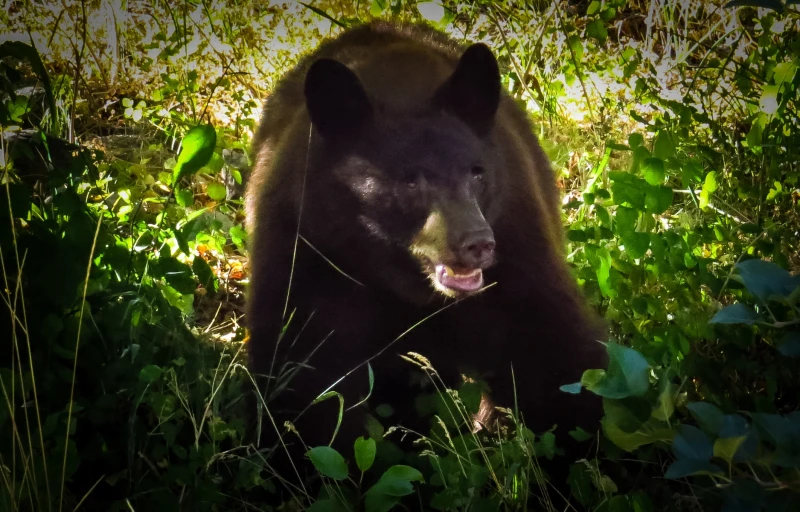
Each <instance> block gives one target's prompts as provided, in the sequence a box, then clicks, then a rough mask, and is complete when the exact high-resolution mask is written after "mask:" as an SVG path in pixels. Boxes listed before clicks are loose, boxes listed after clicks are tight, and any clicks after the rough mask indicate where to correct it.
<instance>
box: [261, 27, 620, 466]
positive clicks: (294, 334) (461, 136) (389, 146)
mask: <svg viewBox="0 0 800 512" xmlns="http://www.w3.org/2000/svg"><path fill="white" fill-rule="evenodd" d="M253 149H254V154H255V166H254V171H253V173H252V175H251V177H250V182H249V184H248V190H247V194H246V197H247V199H246V201H247V219H248V220H247V222H248V226H249V233H250V237H249V239H250V268H251V280H250V285H249V286H250V288H249V298H248V309H247V324H248V327H249V330H250V341H249V347H248V350H249V365H250V369H251V371H252V372H253V373H254V374H259V375H262V377H263V378H264V380H263V381H261V382H263V383H265V385H264V386H262V387H261V392H262V393H265V398H267V399H268V400H269V401H268V403H267V405H268V411H269V413H270V415H271V420H267V421H264V422H262V424H261V428H262V430H270V431H272V432H273V433H274V428H273V425H274V426H277V427H278V428H279V429H280V430H283V424H284V421H286V420H290V421H292V422H293V423H294V424H295V426H296V427H297V430H298V431H299V432H300V434H301V436H302V437H303V440H304V441H305V442H306V443H308V444H309V445H316V444H327V443H329V442H330V441H331V439H332V438H333V436H334V429H335V428H336V425H337V421H338V418H337V415H338V414H337V410H338V408H339V401H338V400H336V399H331V400H326V401H323V402H321V403H319V404H316V405H311V406H310V404H311V402H312V401H314V399H315V398H316V397H318V396H319V395H320V394H321V393H323V392H325V391H327V390H329V389H333V390H335V391H337V392H339V393H340V394H341V395H342V396H343V397H344V400H345V408H348V407H350V406H351V405H354V404H356V403H358V402H359V401H361V399H362V398H364V397H365V396H366V395H367V394H368V392H369V385H368V379H367V366H366V364H365V363H366V362H369V364H370V366H371V367H372V369H373V370H374V388H373V389H372V395H371V397H370V401H372V400H373V399H376V398H379V399H382V400H384V399H385V401H388V402H389V403H392V405H395V404H400V403H402V400H401V399H402V395H404V394H405V393H408V389H409V385H408V380H409V379H408V378H407V376H406V374H405V373H404V372H406V371H407V370H408V369H409V368H411V365H410V364H409V363H408V362H406V361H403V360H402V358H401V357H400V356H399V355H398V354H404V353H407V352H410V351H411V352H417V353H419V354H422V355H424V356H426V357H427V358H429V359H430V361H431V363H432V365H433V367H434V368H436V369H437V370H438V372H439V373H440V375H441V376H442V378H443V380H444V381H445V382H446V383H447V384H448V385H450V386H454V387H455V386H457V385H458V384H459V382H460V378H461V375H462V374H466V375H472V376H475V377H477V378H479V379H481V380H482V381H483V382H485V383H487V384H488V386H489V393H490V397H491V400H492V401H494V403H496V404H498V405H502V406H505V407H509V408H512V407H514V405H515V401H516V404H517V405H518V408H519V412H520V413H521V415H522V416H523V418H524V420H525V422H526V424H527V425H528V426H529V427H531V428H532V429H533V430H534V431H542V430H547V429H549V428H551V427H552V426H553V424H558V425H559V429H558V431H557V432H565V431H566V430H567V429H571V428H573V427H574V426H576V425H581V426H584V427H586V428H596V426H597V420H598V418H599V416H600V413H601V404H600V401H599V400H598V399H597V397H594V396H592V395H589V394H588V393H587V392H584V393H583V394H580V395H568V394H566V393H564V392H562V391H560V390H559V386H561V385H563V384H570V383H573V382H576V381H577V380H579V379H580V376H581V373H582V372H583V371H584V370H585V369H588V368H602V367H605V364H606V359H605V358H606V352H605V348H604V346H603V344H602V343H600V342H599V341H605V335H604V333H603V329H602V327H600V323H599V322H598V321H596V319H595V318H594V317H593V315H592V314H590V313H589V312H588V311H587V310H586V306H585V304H584V301H583V299H582V298H581V295H580V291H579V289H578V288H577V286H576V284H575V283H574V282H573V279H572V278H571V275H570V273H569V271H568V267H567V264H566V258H565V254H564V239H563V227H562V224H561V217H560V210H559V205H560V201H559V193H558V190H557V188H556V184H555V176H554V174H553V172H552V170H551V167H550V165H549V163H548V161H547V158H546V156H545V154H544V153H543V151H542V149H541V147H540V145H539V144H538V142H537V139H536V137H535V135H534V133H533V129H532V126H531V125H530V123H529V121H528V119H527V117H526V114H525V112H524V110H522V109H521V108H520V107H519V106H518V105H517V104H516V103H515V102H514V100H513V99H512V98H511V97H510V96H509V95H508V94H507V93H506V92H505V91H504V90H503V89H502V86H501V80H500V72H499V69H498V63H497V61H496V59H495V57H494V55H493V54H492V52H491V51H490V50H489V48H488V47H487V46H485V45H483V44H473V45H471V46H468V47H466V48H462V47H460V46H459V45H457V44H456V43H454V42H453V41H451V40H450V39H449V38H447V37H446V36H445V35H443V34H441V33H439V32H437V31H435V30H433V29H431V28H428V27H425V26H421V25H415V24H409V25H398V24H392V23H387V22H374V23H371V24H367V25H362V26H359V27H356V28H352V29H349V30H346V31H344V32H343V33H342V34H341V35H339V36H338V37H336V38H333V39H330V40H328V41H326V42H324V43H323V44H322V45H321V46H320V47H319V48H318V49H317V50H316V51H314V52H313V53H311V54H310V55H308V56H306V57H305V58H304V59H302V61H301V62H300V63H299V64H298V65H297V67H295V68H294V69H293V70H291V71H289V72H288V73H287V74H286V76H285V77H284V78H283V79H282V80H281V81H280V82H279V83H278V84H277V86H276V87H275V90H274V92H273V93H272V94H271V95H270V97H269V98H268V100H267V103H266V106H265V109H264V113H263V118H262V122H261V125H260V127H259V129H258V131H257V133H256V136H255V140H254V146H253ZM512 368H513V378H512ZM354 369H355V370H356V371H353V370H354ZM289 377H291V379H290V380H289ZM334 384H335V386H334ZM276 390H279V392H278V393H275V391H276ZM272 395H274V396H272ZM387 397H388V398H387ZM261 403H262V404H263V402H261ZM309 406H310V407H309ZM326 407H327V409H325V408H326ZM359 411H361V407H356V408H353V409H352V410H347V412H345V413H344V418H343V423H342V430H340V431H339V433H338V437H337V439H339V438H342V439H343V442H344V443H346V444H345V446H347V445H349V446H352V442H353V440H354V436H355V435H361V434H362V433H365V431H363V430H361V431H359V430H358V429H359V428H361V427H362V423H361V422H362V421H363V419H364V418H363V414H362V413H360V412H359ZM397 412H398V415H399V417H401V418H402V417H403V411H402V410H398V411H397ZM300 413H303V414H300ZM298 415H299V416H298ZM406 417H407V416H406ZM273 422H274V423H273ZM286 439H287V440H288V441H293V440H296V438H295V437H294V436H293V435H289V436H288V437H287V438H286ZM301 453H302V452H301ZM343 453H344V454H345V455H348V454H349V453H351V452H350V451H348V450H343Z"/></svg>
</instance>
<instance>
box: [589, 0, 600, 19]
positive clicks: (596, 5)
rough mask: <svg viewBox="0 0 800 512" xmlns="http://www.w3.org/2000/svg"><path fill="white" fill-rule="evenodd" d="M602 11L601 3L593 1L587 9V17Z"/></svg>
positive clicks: (596, 0)
mask: <svg viewBox="0 0 800 512" xmlns="http://www.w3.org/2000/svg"><path fill="white" fill-rule="evenodd" d="M599 11H600V2H598V0H592V1H591V2H590V3H589V7H587V8H586V15H587V16H591V15H593V14H597V13H598V12H599Z"/></svg>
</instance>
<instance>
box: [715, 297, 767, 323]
mask: <svg viewBox="0 0 800 512" xmlns="http://www.w3.org/2000/svg"><path fill="white" fill-rule="evenodd" d="M761 320H762V319H761V315H759V314H758V313H756V312H755V311H753V310H752V309H751V308H750V307H749V306H746V305H745V304H742V303H741V302H737V303H736V304H733V305H730V306H726V307H724V308H723V309H721V310H719V311H718V312H717V314H716V315H714V318H712V319H711V320H709V323H711V324H746V325H753V324H754V323H757V322H760V321H761Z"/></svg>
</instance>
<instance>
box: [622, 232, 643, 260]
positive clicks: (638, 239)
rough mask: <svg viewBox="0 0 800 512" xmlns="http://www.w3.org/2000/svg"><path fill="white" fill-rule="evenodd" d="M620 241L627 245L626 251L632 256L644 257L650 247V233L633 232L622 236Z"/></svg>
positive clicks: (635, 257) (636, 257)
mask: <svg viewBox="0 0 800 512" xmlns="http://www.w3.org/2000/svg"><path fill="white" fill-rule="evenodd" d="M620 241H621V242H622V244H623V245H624V246H625V252H626V253H628V254H629V255H630V257H631V258H634V259H639V258H642V257H643V256H644V255H645V253H646V252H647V249H648V248H649V247H650V235H649V234H647V233H631V234H629V235H625V236H622V237H620Z"/></svg>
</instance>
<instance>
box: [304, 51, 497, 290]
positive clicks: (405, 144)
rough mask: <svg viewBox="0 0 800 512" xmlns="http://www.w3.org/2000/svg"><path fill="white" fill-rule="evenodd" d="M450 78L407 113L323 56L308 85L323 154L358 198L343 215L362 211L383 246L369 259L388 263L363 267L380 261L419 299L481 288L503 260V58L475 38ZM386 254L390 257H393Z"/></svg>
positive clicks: (392, 281) (381, 270) (379, 270)
mask: <svg viewBox="0 0 800 512" xmlns="http://www.w3.org/2000/svg"><path fill="white" fill-rule="evenodd" d="M445 76H446V79H444V80H442V79H441V78H440V79H439V81H438V82H437V83H435V84H433V85H432V86H430V87H429V90H430V91H431V93H430V94H426V95H425V97H422V98H420V97H412V99H411V100H410V101H408V100H407V99H406V100H405V103H403V105H405V106H404V107H403V108H397V107H396V105H395V106H394V107H393V106H390V105H387V104H386V103H387V102H381V101H380V100H379V99H376V96H378V95H376V94H375V91H374V90H370V89H369V88H367V87H365V86H364V83H363V82H362V80H360V79H359V77H358V75H357V74H356V73H355V72H354V71H353V70H351V69H350V68H348V67H347V66H345V65H344V64H342V63H340V62H338V61H336V60H332V59H319V60H317V61H316V62H314V63H313V64H312V65H311V67H310V68H309V70H308V72H307V75H306V80H305V99H306V107H307V110H308V113H309V116H310V118H311V122H312V124H313V126H314V129H315V133H316V134H318V135H319V137H320V139H321V141H322V152H323V156H322V157H319V156H318V158H319V160H318V161H321V162H324V164H325V165H324V166H325V167H327V168H326V169H324V172H326V173H329V175H330V176H331V177H333V179H334V180H335V183H336V184H337V185H341V186H342V187H343V188H344V189H345V190H346V192H347V194H348V196H349V197H350V198H351V199H352V201H351V202H352V203H353V204H354V205H356V206H354V207H353V208H352V209H351V210H348V208H346V207H344V206H343V207H342V208H341V210H340V211H339V212H338V213H339V214H341V215H349V216H352V217H354V218H353V219H352V220H354V221H355V223H356V224H357V225H358V226H359V229H360V230H361V231H362V233H363V234H364V240H365V241H364V242H362V243H366V244H370V245H373V248H372V250H370V251H366V250H362V251H359V252H360V253H361V254H364V257H365V258H366V259H368V258H369V257H370V256H371V255H374V254H381V255H382V256H381V260H382V261H381V262H380V265H370V263H371V262H370V261H365V262H364V265H363V266H364V267H365V268H366V269H367V270H365V272H366V273H370V271H369V270H368V269H369V268H372V272H371V274H373V275H370V276H369V277H370V278H374V279H375V280H377V281H378V282H381V284H382V285H386V286H389V287H390V288H394V291H396V292H397V294H398V295H400V296H403V297H405V298H410V297H415V298H416V299H415V300H429V299H430V297H431V295H435V293H432V292H433V291H434V290H436V291H438V292H440V293H441V294H444V295H445V296H448V297H454V298H461V297H464V296H467V295H470V294H473V293H475V292H477V291H479V290H480V289H481V288H482V287H483V286H484V275H483V274H484V270H486V269H487V268H490V267H492V266H493V265H494V264H495V261H496V248H495V245H496V241H495V234H494V232H493V221H494V220H495V218H496V216H497V206H496V203H497V202H498V197H499V196H500V189H501V188H502V187H503V186H504V182H503V180H502V179H500V177H499V174H500V172H501V171H502V168H503V158H502V155H501V154H500V152H499V151H498V149H497V145H496V144H495V143H493V138H494V136H493V135H492V133H493V128H494V124H495V116H496V114H497V112H498V109H499V104H500V97H501V84H500V73H499V69H498V65H497V61H496V60H495V58H494V56H493V55H492V52H491V51H490V50H489V49H488V47H486V46H485V45H482V44H475V45H472V46H470V47H469V48H467V49H466V50H465V52H464V53H463V54H462V56H461V57H460V59H459V60H458V63H457V64H456V65H455V67H454V68H452V70H451V71H449V72H448V73H447V74H446V75H445ZM423 80H424V78H423ZM423 90H424V88H423ZM409 104H411V105H412V108H409V107H408V105H409ZM376 248H377V249H380V250H379V251H378V252H376V251H375V249H376ZM499 249H501V248H499ZM388 250H392V251H394V253H393V257H392V258H386V257H384V256H385V254H387V251H388ZM381 251H382V252H381ZM349 263H351V265H350V267H351V268H352V267H353V266H354V265H353V264H352V263H353V262H349ZM356 265H358V263H357V262H356ZM375 274H382V275H375ZM386 276H390V278H389V279H387V278H386ZM431 284H432V286H431Z"/></svg>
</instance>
